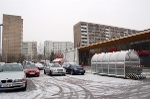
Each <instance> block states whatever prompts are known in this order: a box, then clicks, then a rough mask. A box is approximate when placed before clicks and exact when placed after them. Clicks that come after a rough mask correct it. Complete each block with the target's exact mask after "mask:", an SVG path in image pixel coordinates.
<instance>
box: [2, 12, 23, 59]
mask: <svg viewBox="0 0 150 99" xmlns="http://www.w3.org/2000/svg"><path fill="white" fill-rule="evenodd" d="M22 41H23V19H22V18H21V16H14V15H6V14H4V15H3V30H2V56H3V58H5V59H6V60H7V57H8V56H14V55H15V56H17V55H21V54H22Z"/></svg>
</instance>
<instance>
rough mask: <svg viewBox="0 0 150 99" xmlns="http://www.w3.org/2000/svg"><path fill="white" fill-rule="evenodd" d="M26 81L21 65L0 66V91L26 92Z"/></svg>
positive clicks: (8, 64) (6, 64) (7, 64)
mask: <svg viewBox="0 0 150 99" xmlns="http://www.w3.org/2000/svg"><path fill="white" fill-rule="evenodd" d="M26 87H27V79H26V75H25V72H24V70H23V67H22V65H19V64H14V63H5V64H3V65H2V66H0V90H13V89H22V90H26Z"/></svg>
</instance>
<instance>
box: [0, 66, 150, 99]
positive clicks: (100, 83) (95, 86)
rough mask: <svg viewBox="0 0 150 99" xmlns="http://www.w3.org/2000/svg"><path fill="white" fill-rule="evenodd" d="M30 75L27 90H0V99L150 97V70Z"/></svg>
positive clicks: (114, 98) (145, 98) (136, 98)
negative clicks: (122, 74) (137, 74)
mask: <svg viewBox="0 0 150 99" xmlns="http://www.w3.org/2000/svg"><path fill="white" fill-rule="evenodd" d="M85 69H86V73H85V75H70V74H66V76H49V75H45V74H44V73H43V70H41V71H40V72H41V75H40V77H29V78H28V86H27V90H26V91H8V92H0V97H1V99H117V98H119V99H149V98H150V94H149V93H150V90H149V89H150V73H149V70H148V69H146V70H145V71H144V74H145V75H146V77H147V78H146V79H144V80H132V79H123V78H115V77H108V76H100V75H96V74H92V73H91V71H90V68H89V67H88V68H87V67H85Z"/></svg>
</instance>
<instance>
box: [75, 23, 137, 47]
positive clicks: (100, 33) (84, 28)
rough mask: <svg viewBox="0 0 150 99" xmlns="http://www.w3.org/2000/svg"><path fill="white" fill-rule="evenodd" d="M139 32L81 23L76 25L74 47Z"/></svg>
mask: <svg viewBox="0 0 150 99" xmlns="http://www.w3.org/2000/svg"><path fill="white" fill-rule="evenodd" d="M137 32H138V31H137V30H132V29H126V28H120V27H115V26H109V25H102V24H96V23H88V22H79V23H77V24H75V25H74V47H75V48H76V47H80V46H86V45H90V44H93V43H100V42H103V41H106V40H112V39H115V38H120V37H123V36H127V35H131V34H135V33H137Z"/></svg>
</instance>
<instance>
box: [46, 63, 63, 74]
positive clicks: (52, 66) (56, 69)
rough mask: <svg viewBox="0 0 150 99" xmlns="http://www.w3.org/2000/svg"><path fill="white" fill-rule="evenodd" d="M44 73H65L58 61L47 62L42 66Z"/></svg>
mask: <svg viewBox="0 0 150 99" xmlns="http://www.w3.org/2000/svg"><path fill="white" fill-rule="evenodd" d="M44 74H49V75H50V76H52V75H64V76H65V75H66V70H65V69H64V68H63V67H61V65H60V64H58V63H47V64H46V65H45V67H44Z"/></svg>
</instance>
